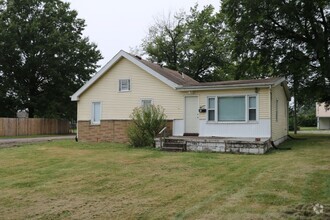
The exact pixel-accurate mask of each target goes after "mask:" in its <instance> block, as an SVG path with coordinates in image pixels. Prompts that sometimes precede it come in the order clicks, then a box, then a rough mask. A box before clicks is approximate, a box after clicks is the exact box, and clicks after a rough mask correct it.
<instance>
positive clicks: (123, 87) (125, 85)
mask: <svg viewBox="0 0 330 220" xmlns="http://www.w3.org/2000/svg"><path fill="white" fill-rule="evenodd" d="M128 91H131V80H130V79H120V80H119V92H128Z"/></svg>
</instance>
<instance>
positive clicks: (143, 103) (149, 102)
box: [141, 99, 152, 108]
mask: <svg viewBox="0 0 330 220" xmlns="http://www.w3.org/2000/svg"><path fill="white" fill-rule="evenodd" d="M151 105H152V99H141V107H143V108H147V107H150V106H151Z"/></svg>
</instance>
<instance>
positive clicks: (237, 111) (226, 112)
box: [218, 96, 245, 121]
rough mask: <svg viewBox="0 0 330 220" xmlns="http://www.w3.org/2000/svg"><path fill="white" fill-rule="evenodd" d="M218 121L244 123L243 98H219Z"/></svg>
mask: <svg viewBox="0 0 330 220" xmlns="http://www.w3.org/2000/svg"><path fill="white" fill-rule="evenodd" d="M218 121H245V96H236V97H219V98H218Z"/></svg>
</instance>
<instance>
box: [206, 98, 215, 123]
mask: <svg viewBox="0 0 330 220" xmlns="http://www.w3.org/2000/svg"><path fill="white" fill-rule="evenodd" d="M207 120H208V121H215V97H209V98H208V101H207Z"/></svg>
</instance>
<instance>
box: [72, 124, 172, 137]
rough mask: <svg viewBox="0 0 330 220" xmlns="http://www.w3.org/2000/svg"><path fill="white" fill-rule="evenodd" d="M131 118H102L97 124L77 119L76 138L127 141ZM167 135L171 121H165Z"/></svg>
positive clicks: (170, 130) (170, 129)
mask: <svg viewBox="0 0 330 220" xmlns="http://www.w3.org/2000/svg"><path fill="white" fill-rule="evenodd" d="M130 123H131V120H102V121H101V123H100V124H99V125H91V124H90V121H78V139H79V140H80V141H88V142H116V143H128V137H127V129H128V126H129V125H130ZM166 126H167V131H166V134H167V135H172V130H173V121H172V120H168V121H167V125H166Z"/></svg>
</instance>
